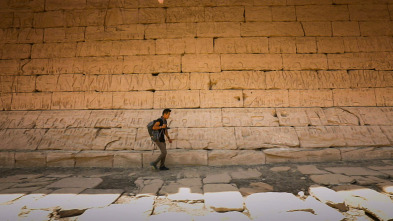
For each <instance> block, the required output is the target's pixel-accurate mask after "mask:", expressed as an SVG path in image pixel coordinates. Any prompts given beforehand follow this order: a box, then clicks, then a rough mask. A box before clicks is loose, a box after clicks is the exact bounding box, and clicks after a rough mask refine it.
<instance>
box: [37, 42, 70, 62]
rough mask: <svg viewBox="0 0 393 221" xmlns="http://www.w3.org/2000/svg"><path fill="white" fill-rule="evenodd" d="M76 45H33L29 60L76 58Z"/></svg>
mask: <svg viewBox="0 0 393 221" xmlns="http://www.w3.org/2000/svg"><path fill="white" fill-rule="evenodd" d="M76 45H77V44H76V43H44V44H34V45H33V47H32V49H31V58H69V57H75V56H76V54H77V53H76V51H77V50H76V49H77V48H76Z"/></svg>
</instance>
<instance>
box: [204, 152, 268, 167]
mask: <svg viewBox="0 0 393 221" xmlns="http://www.w3.org/2000/svg"><path fill="white" fill-rule="evenodd" d="M207 157H208V165H209V166H223V165H229V164H231V165H259V164H265V154H264V153H263V152H262V151H253V150H212V151H209V152H208V155H207Z"/></svg>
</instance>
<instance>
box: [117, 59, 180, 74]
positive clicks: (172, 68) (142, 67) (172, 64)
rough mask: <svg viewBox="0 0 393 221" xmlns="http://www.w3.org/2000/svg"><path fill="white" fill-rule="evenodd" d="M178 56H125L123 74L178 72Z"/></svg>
mask: <svg viewBox="0 0 393 221" xmlns="http://www.w3.org/2000/svg"><path fill="white" fill-rule="evenodd" d="M180 63H181V61H180V56H175V55H146V56H125V57H124V66H123V68H124V69H123V71H124V73H160V72H180V67H181V65H180Z"/></svg>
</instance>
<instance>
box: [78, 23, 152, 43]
mask: <svg viewBox="0 0 393 221" xmlns="http://www.w3.org/2000/svg"><path fill="white" fill-rule="evenodd" d="M144 30H145V27H144V25H142V24H130V25H117V26H112V27H108V26H88V27H86V31H85V38H86V40H97V41H98V40H123V39H124V40H126V39H143V37H144Z"/></svg>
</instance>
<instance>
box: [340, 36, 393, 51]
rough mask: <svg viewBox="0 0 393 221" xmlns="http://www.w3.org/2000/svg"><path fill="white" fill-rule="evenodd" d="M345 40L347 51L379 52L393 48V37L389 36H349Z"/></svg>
mask: <svg viewBox="0 0 393 221" xmlns="http://www.w3.org/2000/svg"><path fill="white" fill-rule="evenodd" d="M343 40H344V47H345V51H346V52H377V51H392V50H393V42H392V39H391V37H387V36H386V37H385V36H375V37H374V36H370V37H347V38H344V39H343Z"/></svg>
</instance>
